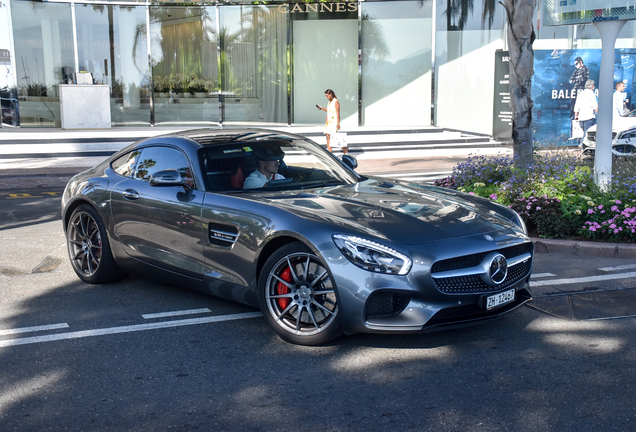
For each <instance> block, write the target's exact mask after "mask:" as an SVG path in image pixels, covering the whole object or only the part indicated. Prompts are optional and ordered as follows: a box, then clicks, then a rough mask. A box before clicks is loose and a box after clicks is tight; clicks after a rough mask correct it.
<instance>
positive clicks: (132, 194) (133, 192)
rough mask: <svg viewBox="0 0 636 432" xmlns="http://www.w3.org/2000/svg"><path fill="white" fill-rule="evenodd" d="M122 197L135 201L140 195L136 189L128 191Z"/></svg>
mask: <svg viewBox="0 0 636 432" xmlns="http://www.w3.org/2000/svg"><path fill="white" fill-rule="evenodd" d="M122 195H123V196H124V198H126V199H131V200H135V199H138V198H139V193H138V192H137V191H136V190H134V189H126V190H125V191H124V192H123V193H122Z"/></svg>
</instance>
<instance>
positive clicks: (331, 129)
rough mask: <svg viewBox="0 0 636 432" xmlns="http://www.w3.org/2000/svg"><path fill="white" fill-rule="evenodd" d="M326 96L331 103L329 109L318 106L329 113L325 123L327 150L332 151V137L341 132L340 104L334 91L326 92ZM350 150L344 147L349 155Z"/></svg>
mask: <svg viewBox="0 0 636 432" xmlns="http://www.w3.org/2000/svg"><path fill="white" fill-rule="evenodd" d="M325 96H326V97H327V100H328V101H329V103H328V104H327V108H323V107H321V106H320V105H316V106H317V107H318V109H319V110H322V111H327V122H326V123H325V131H324V133H325V135H327V150H329V151H331V137H332V136H333V135H335V134H336V132H338V131H339V130H340V102H339V101H338V98H337V97H336V94H335V93H334V91H333V90H331V89H327V90H325ZM348 151H349V149H348V148H347V147H342V152H343V153H344V154H347V152H348Z"/></svg>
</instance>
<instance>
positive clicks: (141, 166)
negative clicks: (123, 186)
mask: <svg viewBox="0 0 636 432" xmlns="http://www.w3.org/2000/svg"><path fill="white" fill-rule="evenodd" d="M167 169H173V170H177V171H178V172H179V174H181V177H182V178H183V179H184V180H185V182H186V183H187V184H188V185H189V186H190V187H191V188H193V189H194V179H193V177H192V170H191V169H190V163H189V162H188V158H187V157H186V155H185V154H183V153H182V152H181V151H179V150H177V149H174V148H170V147H160V146H157V147H146V148H144V149H142V151H141V156H140V157H139V162H138V163H137V169H136V172H135V178H136V179H137V180H142V181H150V176H152V175H153V174H154V173H156V172H157V171H163V170H167Z"/></svg>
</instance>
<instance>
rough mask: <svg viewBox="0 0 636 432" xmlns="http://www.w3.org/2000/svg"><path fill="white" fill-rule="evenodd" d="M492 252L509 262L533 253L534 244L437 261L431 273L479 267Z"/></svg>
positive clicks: (528, 243)
mask: <svg viewBox="0 0 636 432" xmlns="http://www.w3.org/2000/svg"><path fill="white" fill-rule="evenodd" d="M492 252H499V253H500V254H502V255H503V256H505V257H506V259H507V260H509V259H510V258H514V257H517V256H519V255H523V254H525V253H531V252H532V243H530V242H527V243H522V244H519V245H515V246H510V247H507V248H503V249H499V250H494V251H488V252H482V253H478V254H473V255H464V256H461V257H457V258H450V259H447V260H442V261H437V262H436V263H434V264H433V267H431V273H440V272H444V271H449V270H459V269H463V268H470V267H475V266H478V265H479V264H481V262H482V261H483V260H484V258H486V255H488V254H490V253H492Z"/></svg>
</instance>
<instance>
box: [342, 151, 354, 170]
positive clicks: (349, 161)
mask: <svg viewBox="0 0 636 432" xmlns="http://www.w3.org/2000/svg"><path fill="white" fill-rule="evenodd" d="M342 162H344V164H345V165H346V166H348V167H349V168H351V169H352V170H354V169H356V168H358V160H357V159H356V158H354V157H353V156H349V155H342Z"/></svg>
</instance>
